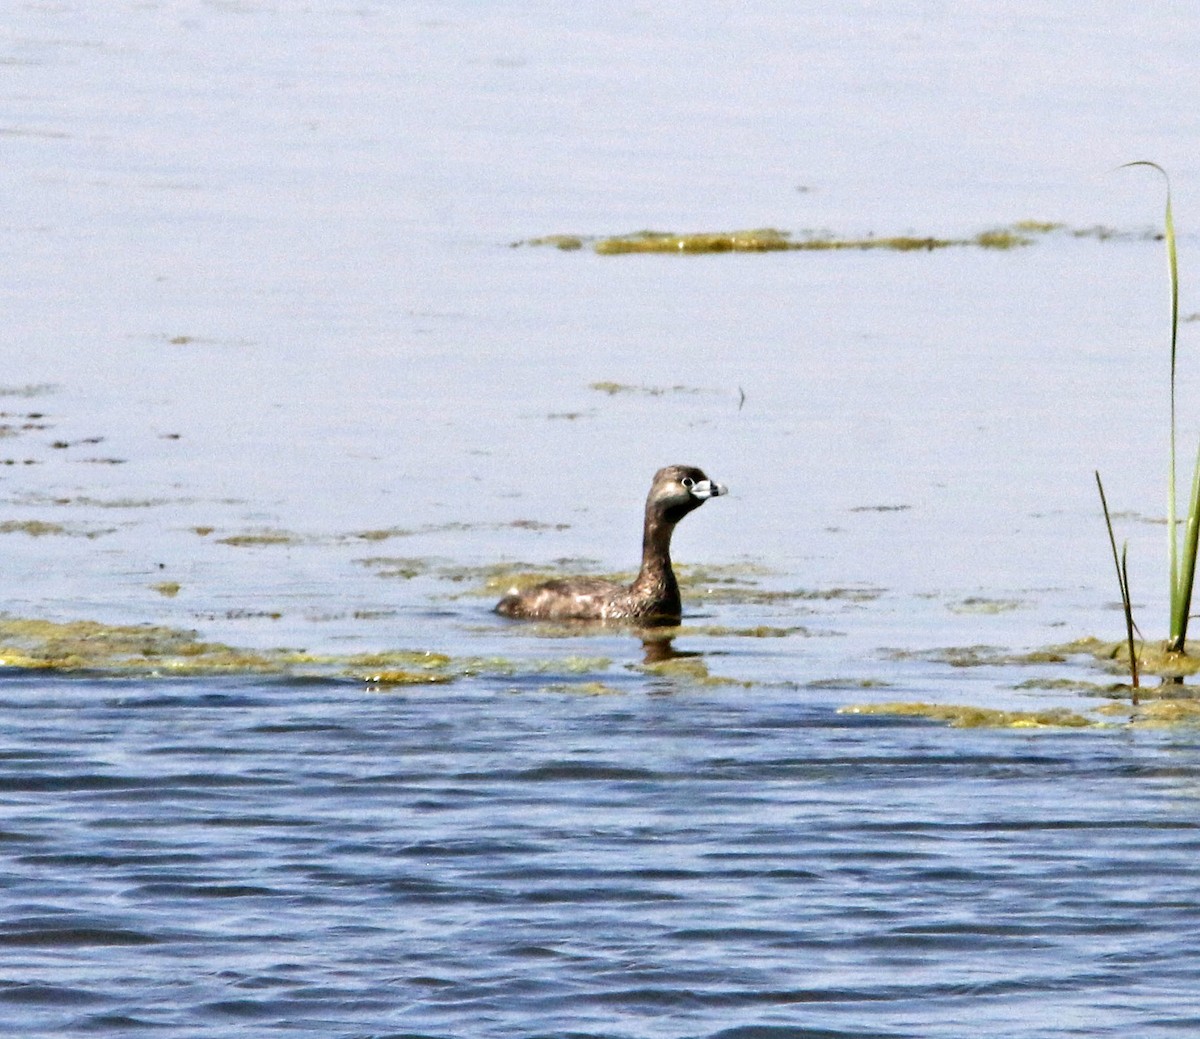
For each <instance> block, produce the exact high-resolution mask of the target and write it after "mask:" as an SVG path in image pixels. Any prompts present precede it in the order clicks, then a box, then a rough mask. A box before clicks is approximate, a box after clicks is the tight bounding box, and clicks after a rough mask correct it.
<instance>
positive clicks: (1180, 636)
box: [1120, 159, 1200, 653]
mask: <svg viewBox="0 0 1200 1039" xmlns="http://www.w3.org/2000/svg"><path fill="white" fill-rule="evenodd" d="M1130 166H1149V167H1150V169H1152V170H1157V171H1158V172H1159V173H1161V174H1162V176H1163V180H1165V181H1166V182H1167V205H1166V212H1165V215H1164V226H1165V234H1164V238H1165V241H1166V246H1167V273H1168V276H1169V279H1170V288H1171V403H1170V424H1171V434H1170V435H1171V439H1170V451H1169V454H1170V459H1169V469H1168V472H1167V546H1168V567H1169V570H1170V574H1169V578H1170V591H1171V619H1170V636H1169V637H1168V639H1167V649H1168V650H1170V651H1171V652H1174V653H1182V652H1183V651H1184V645H1185V640H1186V638H1187V623H1188V614H1189V613H1190V611H1191V603H1192V587H1193V584H1194V581H1195V573H1196V534H1197V533H1200V530H1197V531H1196V532H1195V533H1194V532H1193V527H1194V526H1197V525H1198V524H1200V516H1198V515H1197V508H1198V507H1200V500H1198V499H1197V494H1196V491H1197V488H1196V479H1195V478H1193V480H1192V496H1191V499H1190V500H1189V503H1188V521H1187V528H1188V529H1187V535H1186V537H1185V552H1184V556H1185V558H1184V560H1183V564H1182V565H1180V560H1179V513H1178V510H1177V508H1176V490H1175V468H1176V466H1175V426H1176V423H1175V361H1176V355H1177V350H1178V346H1179V257H1178V254H1177V252H1176V249H1175V217H1174V214H1173V213H1172V211H1171V178H1170V177H1169V176H1168V175H1167V171H1166V170H1164V169H1163V168H1162V167H1161V166H1160V165H1159V164H1158V163H1157V162H1150V161H1148V160H1146V159H1139V160H1138V161H1137V162H1127V163H1125V164H1124V165H1123V166H1122V167H1120V168H1121V169H1126V168H1128V167H1130ZM1197 466H1198V467H1200V458H1198V459H1197ZM1197 476H1200V468H1198V469H1197Z"/></svg>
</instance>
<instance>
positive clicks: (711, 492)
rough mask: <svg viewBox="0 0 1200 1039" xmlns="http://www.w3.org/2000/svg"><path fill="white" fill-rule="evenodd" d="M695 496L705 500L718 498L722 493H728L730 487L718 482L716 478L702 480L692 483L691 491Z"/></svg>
mask: <svg viewBox="0 0 1200 1039" xmlns="http://www.w3.org/2000/svg"><path fill="white" fill-rule="evenodd" d="M688 493H690V494H691V496H692V497H693V498H699V499H700V500H701V501H704V500H705V499H707V498H716V497H719V496H720V495H722V494H728V493H729V488H728V487H726V486H725V485H724V484H723V483H717V482H716V480H701V481H700V482H699V483H696V484H692V486H691V489H690V490H689V492H688Z"/></svg>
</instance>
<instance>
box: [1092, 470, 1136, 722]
mask: <svg viewBox="0 0 1200 1039" xmlns="http://www.w3.org/2000/svg"><path fill="white" fill-rule="evenodd" d="M1096 487H1097V489H1098V490H1099V491H1100V507H1101V508H1102V509H1103V510H1104V524H1105V526H1106V527H1108V543H1109V545H1111V546H1112V554H1113V565H1114V566H1116V568H1117V584H1118V585H1120V588H1121V609H1122V610H1123V611H1124V613H1125V637H1126V640H1127V642H1128V644H1129V682H1130V685H1131V686H1132V687H1133V703H1134V706H1137V702H1138V692H1137V691H1138V658H1137V649H1136V647H1135V646H1134V644H1133V629H1134V623H1133V603H1132V601H1131V600H1130V598H1129V542H1128V541H1126V542H1125V543H1124V544H1123V545H1122V546H1121V553H1120V555H1119V556H1118V554H1117V538H1116V535H1115V534H1113V525H1112V517H1111V516H1109V514H1108V499H1107V498H1106V497H1105V496H1104V482H1103V481H1102V480H1101V479H1100V471H1099V470H1097V471H1096Z"/></svg>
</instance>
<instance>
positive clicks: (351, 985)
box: [0, 678, 1200, 1037]
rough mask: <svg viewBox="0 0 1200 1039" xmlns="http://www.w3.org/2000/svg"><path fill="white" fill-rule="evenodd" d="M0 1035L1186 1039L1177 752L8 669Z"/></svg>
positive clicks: (776, 699) (743, 710) (1195, 1009)
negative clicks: (1052, 1038)
mask: <svg viewBox="0 0 1200 1039" xmlns="http://www.w3.org/2000/svg"><path fill="white" fill-rule="evenodd" d="M2 695H3V709H4V712H5V716H6V718H8V719H9V720H8V723H7V736H6V739H5V750H4V755H3V762H2V765H3V771H2V779H0V789H2V790H3V796H4V803H5V820H4V828H3V846H4V855H5V860H4V867H3V886H4V905H5V911H4V922H3V926H2V928H0V963H2V964H3V968H2V973H3V978H4V982H3V985H2V986H0V1006H3V1008H4V1016H5V1017H7V1018H8V1019H9V1020H10V1021H11V1022H14V1023H15V1025H16V1026H17V1027H16V1029H15V1031H14V1034H21V1035H30V1036H32V1035H47V1036H49V1035H64V1034H87V1033H91V1034H126V1033H128V1034H135V1033H146V1034H163V1033H166V1034H187V1035H205V1036H208V1035H211V1036H232V1035H244V1034H274V1033H276V1032H281V1031H282V1032H284V1033H285V1034H303V1035H326V1036H328V1035H344V1036H368V1035H371V1036H375V1035H401V1034H403V1035H439V1036H440V1035H511V1036H517V1035H568V1034H570V1035H604V1036H679V1035H703V1036H712V1035H725V1036H734V1035H743V1036H751V1035H761V1036H774V1035H781V1036H783V1035H796V1036H799V1035H838V1036H843V1035H844V1036H884V1035H886V1036H923V1037H928V1036H946V1037H950V1036H961V1035H965V1034H969V1035H979V1036H983V1035H987V1036H1010V1035H1017V1034H1020V1035H1039V1036H1041V1035H1056V1036H1058V1035H1063V1036H1066V1035H1081V1036H1082V1035H1114V1036H1115V1035H1126V1034H1137V1035H1145V1036H1152V1035H1153V1036H1157V1035H1163V1036H1167V1035H1186V1034H1190V1033H1191V1031H1192V1030H1194V1029H1195V1028H1196V1027H1198V1026H1200V997H1197V995H1196V984H1195V983H1196V980H1197V974H1196V962H1197V954H1198V953H1200V947H1198V945H1197V933H1200V932H1198V929H1197V924H1200V878H1198V875H1197V872H1196V869H1195V861H1196V856H1197V853H1198V852H1200V829H1198V825H1197V821H1196V813H1195V805H1196V796H1197V793H1198V790H1200V787H1198V782H1200V758H1198V756H1197V749H1196V740H1195V737H1194V735H1191V734H1189V735H1188V736H1187V737H1186V738H1180V737H1178V736H1173V735H1162V734H1147V733H1140V734H1138V735H1137V736H1135V737H1131V738H1120V737H1117V736H1114V735H1113V734H1110V733H1105V734H1093V733H1065V734H1053V733H1045V732H1039V733H1035V734H1032V735H1018V734H1014V733H1009V732H1005V733H999V734H997V733H991V732H975V731H970V732H960V733H955V735H954V737H953V739H952V740H947V739H946V737H945V733H944V731H941V730H937V729H931V728H929V727H927V726H925V725H922V724H919V723H918V724H897V723H893V722H888V721H880V720H862V719H856V718H847V717H845V716H838V715H836V714H833V713H832V711H831V710H830V707H829V703H828V702H826V701H824V700H821V699H817V698H813V697H803V696H797V695H796V694H795V693H794V692H793V691H788V692H786V693H785V694H775V695H771V694H767V693H762V692H757V693H755V694H753V695H749V696H748V695H746V694H745V693H744V692H739V693H735V694H730V693H725V692H717V693H712V692H709V693H704V692H697V691H695V690H675V691H673V690H671V689H670V688H666V687H663V688H660V689H658V690H657V691H650V692H630V693H628V694H626V695H618V696H603V697H588V696H568V695H563V694H561V693H554V694H547V693H546V692H544V691H542V690H540V689H539V688H537V683H515V682H514V683H503V684H484V685H480V686H479V687H468V688H462V689H456V690H455V691H454V692H453V693H452V694H449V695H447V694H445V693H442V692H440V691H422V692H420V693H419V694H415V695H412V696H406V695H405V696H401V695H391V694H379V695H368V696H364V695H362V693H361V692H360V690H359V689H358V688H357V687H347V686H345V685H338V684H309V685H303V686H294V685H289V684H287V683H282V684H278V685H264V684H260V683H248V682H239V681H228V682H213V681H205V682H175V683H171V684H170V685H169V686H166V687H162V688H156V689H147V688H146V687H145V686H144V685H142V684H139V683H126V682H110V683H107V684H99V685H98V684H96V683H91V682H77V681H64V680H47V679H44V678H38V679H9V680H7V681H5V683H4V685H3V693H2Z"/></svg>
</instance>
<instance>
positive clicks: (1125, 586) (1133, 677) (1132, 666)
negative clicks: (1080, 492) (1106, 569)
mask: <svg viewBox="0 0 1200 1039" xmlns="http://www.w3.org/2000/svg"><path fill="white" fill-rule="evenodd" d="M1196 471H1197V474H1200V462H1198V464H1197V470H1196ZM1096 487H1097V488H1098V489H1099V491H1100V507H1101V508H1102V509H1103V510H1104V525H1105V526H1106V527H1108V543H1109V545H1111V546H1112V554H1113V565H1114V566H1115V567H1116V568H1117V584H1118V585H1120V588H1121V609H1122V610H1123V611H1124V613H1125V638H1126V640H1127V641H1128V643H1129V680H1130V683H1131V684H1132V686H1133V703H1134V705H1135V706H1136V705H1137V702H1138V694H1137V689H1138V665H1137V651H1136V649H1135V647H1134V644H1133V603H1132V601H1131V600H1130V598H1129V560H1128V555H1129V545H1128V544H1125V545H1123V546H1121V553H1120V555H1118V554H1117V539H1116V536H1115V535H1114V534H1113V526H1112V518H1111V517H1110V516H1109V514H1108V499H1107V498H1106V497H1105V496H1104V483H1103V481H1101V479H1100V470H1099V469H1097V470H1096Z"/></svg>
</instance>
